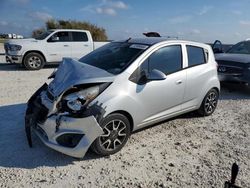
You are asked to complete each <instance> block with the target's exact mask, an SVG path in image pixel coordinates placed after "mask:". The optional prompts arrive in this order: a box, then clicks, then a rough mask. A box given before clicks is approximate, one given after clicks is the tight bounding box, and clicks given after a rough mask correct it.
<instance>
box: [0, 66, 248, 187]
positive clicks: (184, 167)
mask: <svg viewBox="0 0 250 188" xmlns="http://www.w3.org/2000/svg"><path fill="white" fill-rule="evenodd" d="M52 71H53V68H46V69H43V70H40V71H25V70H22V69H20V68H18V67H16V66H15V65H5V64H0V78H1V79H0V187H223V184H224V181H226V180H228V179H229V177H230V169H231V165H232V163H233V162H235V161H236V162H237V163H238V164H239V167H240V171H239V175H238V178H237V181H236V182H237V184H238V185H240V186H242V187H250V179H249V177H250V89H249V88H248V87H246V86H240V87H239V86H237V85H223V87H222V93H221V97H220V101H219V104H218V108H217V109H216V111H215V113H214V114H213V115H212V116H210V117H198V116H196V115H195V113H191V114H187V115H183V116H180V117H177V118H174V119H172V120H169V121H165V122H163V123H161V124H157V125H155V126H152V127H150V128H147V129H145V130H143V131H139V132H136V133H134V134H133V135H132V136H131V138H130V139H129V141H128V143H127V144H126V146H125V147H124V148H123V149H122V150H121V151H120V152H119V153H117V154H115V155H112V156H110V157H98V156H97V155H95V154H94V153H92V152H88V153H87V155H86V156H85V158H84V159H82V160H78V159H74V158H71V157H68V156H65V155H63V154H61V153H58V152H56V151H53V150H51V149H49V148H47V147H45V146H44V145H43V144H42V143H41V142H40V141H39V140H38V139H35V140H34V148H32V149H30V148H29V147H28V145H27V141H26V137H25V132H24V111H25V108H26V101H27V100H28V98H29V97H30V96H31V94H32V93H33V92H34V91H35V90H36V89H37V88H38V87H40V86H41V84H43V82H44V81H46V77H47V76H49V75H50V73H51V72H52Z"/></svg>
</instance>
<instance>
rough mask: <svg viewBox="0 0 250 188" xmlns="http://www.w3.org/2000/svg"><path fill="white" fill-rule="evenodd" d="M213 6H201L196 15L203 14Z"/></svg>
mask: <svg viewBox="0 0 250 188" xmlns="http://www.w3.org/2000/svg"><path fill="white" fill-rule="evenodd" d="M212 9H213V7H212V6H207V5H206V6H204V7H202V9H201V10H200V12H198V15H200V16H202V15H204V14H207V13H208V12H209V11H210V10H212Z"/></svg>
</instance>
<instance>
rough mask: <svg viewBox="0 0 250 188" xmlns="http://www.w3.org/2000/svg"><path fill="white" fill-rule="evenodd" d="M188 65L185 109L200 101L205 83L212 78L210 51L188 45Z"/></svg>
mask: <svg viewBox="0 0 250 188" xmlns="http://www.w3.org/2000/svg"><path fill="white" fill-rule="evenodd" d="M186 52H187V60H188V65H187V67H186V70H187V83H186V90H185V98H184V104H183V109H189V108H194V107H196V105H197V104H198V102H199V101H200V96H201V92H202V89H203V87H204V84H206V82H207V80H209V79H210V78H211V74H210V68H209V64H208V63H207V61H208V52H207V51H206V50H205V49H204V48H201V47H198V46H191V45H186Z"/></svg>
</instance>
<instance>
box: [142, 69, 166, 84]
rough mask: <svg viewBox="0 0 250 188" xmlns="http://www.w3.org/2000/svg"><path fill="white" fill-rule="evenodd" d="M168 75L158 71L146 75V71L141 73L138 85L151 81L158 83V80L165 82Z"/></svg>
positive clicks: (154, 70)
mask: <svg viewBox="0 0 250 188" xmlns="http://www.w3.org/2000/svg"><path fill="white" fill-rule="evenodd" d="M165 79H166V75H165V74H164V73H163V72H161V71H159V70H156V69H153V70H152V71H151V72H150V73H146V71H144V70H143V71H142V72H140V74H139V76H138V79H137V84H139V85H144V84H146V83H147V82H149V81H157V80H165Z"/></svg>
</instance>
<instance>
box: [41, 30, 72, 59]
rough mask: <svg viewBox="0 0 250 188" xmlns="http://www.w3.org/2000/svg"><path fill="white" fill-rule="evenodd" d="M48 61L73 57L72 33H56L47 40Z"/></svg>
mask: <svg viewBox="0 0 250 188" xmlns="http://www.w3.org/2000/svg"><path fill="white" fill-rule="evenodd" d="M45 49H46V52H47V54H48V56H47V61H48V62H60V61H62V58H63V57H71V42H70V34H69V32H67V31H58V32H56V33H54V34H53V35H52V36H51V37H50V38H49V39H48V40H47V42H46V48H45Z"/></svg>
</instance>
